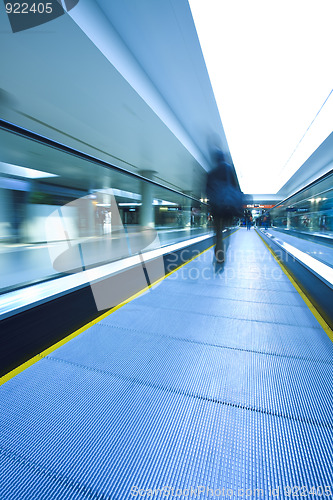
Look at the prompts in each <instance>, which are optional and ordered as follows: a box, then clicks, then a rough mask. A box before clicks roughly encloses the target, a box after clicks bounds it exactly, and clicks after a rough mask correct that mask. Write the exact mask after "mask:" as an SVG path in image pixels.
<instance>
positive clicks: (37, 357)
mask: <svg viewBox="0 0 333 500" xmlns="http://www.w3.org/2000/svg"><path fill="white" fill-rule="evenodd" d="M236 231H238V229H236ZM236 231H233V232H232V233H230V234H228V236H225V237H224V238H223V239H225V238H229V236H231V235H232V234H233V233H235V232H236ZM213 246H214V245H211V246H210V247H208V248H206V249H205V250H203V251H202V252H200V253H199V254H198V255H196V256H195V257H193V258H192V259H190V260H188V261H187V262H184V264H181V265H180V266H178V267H176V268H175V269H173V270H172V271H170V272H169V273H168V274H165V275H164V276H162V277H161V278H159V279H158V280H156V281H154V283H152V284H151V285H148V286H146V287H145V288H143V289H142V290H140V291H139V292H137V293H135V294H134V295H132V296H131V297H129V298H128V299H126V300H124V301H123V302H121V303H120V304H118V305H117V306H115V307H113V308H111V309H109V310H108V311H106V312H105V313H103V314H101V315H100V316H97V318H95V319H93V320H92V321H90V322H89V323H87V324H85V325H84V326H82V327H81V328H79V329H78V330H75V332H73V333H70V334H69V335H67V337H64V338H63V339H61V340H59V342H56V343H55V344H53V345H52V346H50V347H48V348H47V349H45V350H44V351H42V352H40V353H39V354H36V355H35V356H33V357H32V358H30V359H28V361H25V362H24V363H22V364H21V365H19V366H17V367H16V368H14V369H13V370H11V371H10V372H8V373H6V374H5V375H3V376H2V377H0V386H1V385H3V384H5V383H6V382H8V380H11V379H12V378H14V377H15V376H16V375H18V374H19V373H21V372H23V371H24V370H26V369H27V368H29V366H32V365H34V364H35V363H37V361H39V360H41V359H43V358H45V357H46V356H48V355H49V354H51V352H53V351H55V350H56V349H58V348H59V347H61V346H62V345H65V344H67V342H69V341H70V340H72V339H74V338H75V337H77V336H78V335H80V334H81V333H83V332H84V331H86V330H88V328H90V327H91V326H93V325H96V323H99V322H100V321H102V319H104V318H106V317H107V316H109V315H110V314H112V313H113V312H115V311H117V310H118V309H120V308H121V307H123V306H124V305H125V304H128V303H129V302H131V301H132V300H134V299H136V298H137V297H138V296H139V295H141V294H143V293H144V292H146V291H147V290H149V288H152V287H153V286H155V285H157V283H159V282H160V281H162V280H164V279H165V278H167V277H168V276H170V275H171V274H173V273H175V272H176V271H178V269H180V268H181V267H183V266H186V265H187V264H189V263H190V262H192V261H193V260H194V259H196V258H198V257H200V255H202V254H203V253H205V252H207V251H208V250H210V249H211V248H213Z"/></svg>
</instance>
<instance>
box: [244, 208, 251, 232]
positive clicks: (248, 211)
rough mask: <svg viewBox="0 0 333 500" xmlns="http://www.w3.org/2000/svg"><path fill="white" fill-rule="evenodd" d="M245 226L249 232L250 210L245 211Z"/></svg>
mask: <svg viewBox="0 0 333 500" xmlns="http://www.w3.org/2000/svg"><path fill="white" fill-rule="evenodd" d="M245 224H246V229H247V231H250V229H251V226H252V215H251V212H250V210H245Z"/></svg>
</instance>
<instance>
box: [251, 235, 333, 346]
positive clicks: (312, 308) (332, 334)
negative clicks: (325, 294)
mask: <svg viewBox="0 0 333 500" xmlns="http://www.w3.org/2000/svg"><path fill="white" fill-rule="evenodd" d="M256 233H257V235H258V236H259V238H260V239H261V241H262V242H263V243H264V245H265V246H266V247H267V248H268V250H269V251H270V252H271V254H272V255H273V257H274V259H275V260H276V262H277V263H278V264H279V266H280V267H281V269H282V271H283V272H284V274H285V275H286V276H287V277H288V278H289V280H290V281H291V283H292V284H293V285H294V287H295V288H296V290H297V291H298V293H299V294H300V296H301V297H302V299H303V300H304V302H305V303H306V305H307V306H308V308H309V309H310V311H311V312H312V314H313V315H314V317H315V318H316V320H317V321H318V323H319V324H320V326H321V327H322V328H323V330H324V331H325V333H326V334H327V336H328V337H329V339H330V340H331V341H332V342H333V331H332V329H331V328H330V326H329V325H328V324H327V323H326V321H325V320H324V318H323V317H322V315H321V314H320V312H319V311H318V309H317V308H316V307H315V306H314V304H313V303H312V302H311V300H310V299H309V297H308V296H307V295H306V294H305V293H304V292H303V290H302V289H301V288H300V286H299V285H298V284H297V281H296V280H295V278H294V277H293V276H292V274H291V273H290V271H288V270H287V268H286V266H285V265H284V264H283V262H282V261H281V260H280V259H279V257H278V256H277V255H275V253H274V252H273V250H272V249H271V248H270V246H269V245H268V244H267V243H266V241H265V240H264V238H263V237H262V236H261V234H259V232H258V231H256Z"/></svg>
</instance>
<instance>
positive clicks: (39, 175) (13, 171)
mask: <svg viewBox="0 0 333 500" xmlns="http://www.w3.org/2000/svg"><path fill="white" fill-rule="evenodd" d="M0 174H6V175H11V176H13V177H24V178H25V179H45V178H47V177H59V176H58V175H56V174H50V173H49V172H43V171H42V170H35V169H34V168H28V167H21V166H19V165H12V164H11V163H3V162H0Z"/></svg>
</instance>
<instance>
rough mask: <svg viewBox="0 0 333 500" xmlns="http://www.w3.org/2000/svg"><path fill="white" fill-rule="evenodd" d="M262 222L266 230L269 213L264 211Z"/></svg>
mask: <svg viewBox="0 0 333 500" xmlns="http://www.w3.org/2000/svg"><path fill="white" fill-rule="evenodd" d="M263 223H264V229H265V230H266V231H267V229H268V226H269V223H270V216H269V213H268V212H266V213H265V214H264V217H263Z"/></svg>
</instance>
